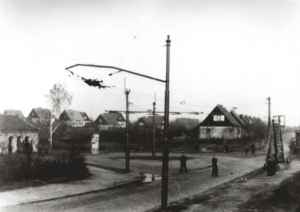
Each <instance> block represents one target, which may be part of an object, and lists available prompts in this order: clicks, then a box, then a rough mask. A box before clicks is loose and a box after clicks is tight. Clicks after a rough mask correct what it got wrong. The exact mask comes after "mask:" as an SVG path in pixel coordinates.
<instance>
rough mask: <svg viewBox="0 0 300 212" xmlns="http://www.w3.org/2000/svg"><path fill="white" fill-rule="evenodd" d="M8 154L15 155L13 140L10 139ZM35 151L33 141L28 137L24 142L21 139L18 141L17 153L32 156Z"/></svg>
mask: <svg viewBox="0 0 300 212" xmlns="http://www.w3.org/2000/svg"><path fill="white" fill-rule="evenodd" d="M7 149H8V154H12V153H13V139H12V138H11V137H10V138H9V140H8V146H7ZM32 151H33V146H32V141H31V142H30V141H29V138H28V137H27V136H26V137H25V138H24V140H23V141H21V139H20V138H18V139H17V153H26V154H31V153H32Z"/></svg>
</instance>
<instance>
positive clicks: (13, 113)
mask: <svg viewBox="0 0 300 212" xmlns="http://www.w3.org/2000/svg"><path fill="white" fill-rule="evenodd" d="M3 115H8V116H18V117H19V118H21V119H24V118H25V117H24V115H23V113H22V111H21V110H4V112H3Z"/></svg>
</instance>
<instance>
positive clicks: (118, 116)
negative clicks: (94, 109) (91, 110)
mask: <svg viewBox="0 0 300 212" xmlns="http://www.w3.org/2000/svg"><path fill="white" fill-rule="evenodd" d="M100 120H101V121H102V123H103V124H107V125H118V123H119V122H120V121H121V122H124V121H125V118H124V116H123V115H122V113H119V112H108V113H103V114H100V115H99V116H98V118H97V119H96V121H95V122H96V123H99V122H100Z"/></svg>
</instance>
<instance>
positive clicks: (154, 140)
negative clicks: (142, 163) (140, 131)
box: [152, 100, 156, 158]
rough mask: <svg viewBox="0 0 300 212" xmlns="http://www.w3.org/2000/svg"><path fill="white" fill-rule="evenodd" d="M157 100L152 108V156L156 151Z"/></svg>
mask: <svg viewBox="0 0 300 212" xmlns="http://www.w3.org/2000/svg"><path fill="white" fill-rule="evenodd" d="M155 107H156V101H155V100H154V102H153V109H152V157H153V158H154V157H155V151H156V146H155V145H156V144H155V142H156V122H155V110H156V108H155Z"/></svg>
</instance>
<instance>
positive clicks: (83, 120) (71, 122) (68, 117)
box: [59, 110, 92, 127]
mask: <svg viewBox="0 0 300 212" xmlns="http://www.w3.org/2000/svg"><path fill="white" fill-rule="evenodd" d="M59 120H60V121H62V122H64V123H65V124H67V125H68V126H71V127H84V126H85V125H86V124H88V123H91V122H92V120H91V119H90V118H89V117H88V115H87V114H86V113H85V112H81V111H76V110H64V111H63V112H62V114H61V115H60V116H59Z"/></svg>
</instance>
